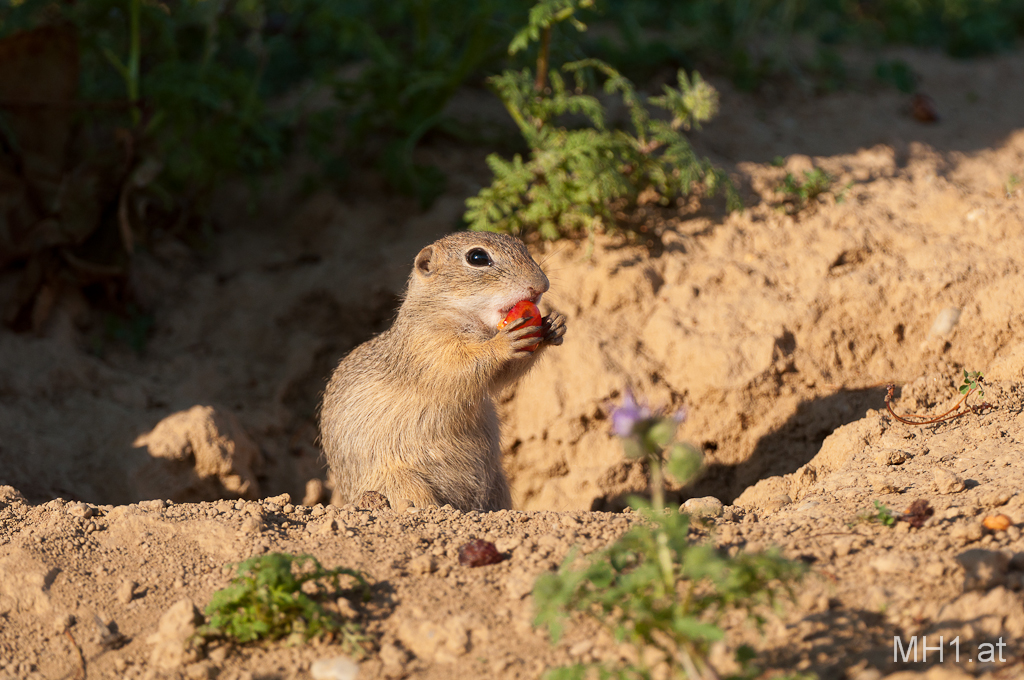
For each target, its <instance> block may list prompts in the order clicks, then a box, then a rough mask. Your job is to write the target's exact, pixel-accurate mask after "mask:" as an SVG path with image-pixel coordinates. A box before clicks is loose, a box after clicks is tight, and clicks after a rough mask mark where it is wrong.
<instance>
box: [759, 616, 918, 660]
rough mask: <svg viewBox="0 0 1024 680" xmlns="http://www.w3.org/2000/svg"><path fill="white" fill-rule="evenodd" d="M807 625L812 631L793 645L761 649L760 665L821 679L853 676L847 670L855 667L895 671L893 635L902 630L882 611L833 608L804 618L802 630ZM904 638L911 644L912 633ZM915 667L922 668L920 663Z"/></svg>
mask: <svg viewBox="0 0 1024 680" xmlns="http://www.w3.org/2000/svg"><path fill="white" fill-rule="evenodd" d="M830 604H832V603H830ZM806 628H810V632H807V633H805V634H804V635H803V637H802V638H800V639H795V640H793V641H792V644H787V645H785V646H782V647H777V648H775V649H769V650H765V651H763V652H761V654H760V655H759V657H758V662H759V665H761V666H762V667H767V668H785V669H792V668H800V669H801V670H803V671H804V672H807V673H810V674H815V675H816V676H817V677H819V678H845V677H850V676H849V675H847V671H848V670H849V669H852V668H857V669H861V670H866V669H868V668H874V669H877V670H878V671H881V672H882V673H888V672H891V671H892V670H893V669H892V666H893V662H892V651H893V650H892V646H893V637H894V636H899V635H901V631H900V629H898V628H896V627H895V626H893V625H892V624H890V623H888V622H886V620H885V616H884V615H883V614H881V613H879V612H871V611H866V610H862V609H846V608H843V607H836V608H834V609H833V608H830V609H828V610H826V611H824V612H821V613H818V614H811V615H809V616H806V617H804V619H803V622H802V625H801V626H800V629H801V630H804V629H806ZM795 632H796V627H795V626H794V633H795ZM903 638H904V639H905V640H907V642H908V643H909V641H910V638H909V636H908V635H903ZM808 664H809V665H808ZM914 670H918V668H917V666H914Z"/></svg>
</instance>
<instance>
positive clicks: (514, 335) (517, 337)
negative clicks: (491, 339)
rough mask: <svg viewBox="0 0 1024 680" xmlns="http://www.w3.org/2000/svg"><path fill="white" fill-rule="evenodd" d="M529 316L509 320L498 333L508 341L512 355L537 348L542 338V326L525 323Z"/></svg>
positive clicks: (526, 353)
mask: <svg viewBox="0 0 1024 680" xmlns="http://www.w3.org/2000/svg"><path fill="white" fill-rule="evenodd" d="M531 320H532V319H531V318H530V317H525V316H524V317H520V318H518V319H516V320H515V321H512V322H510V323H509V324H508V325H507V326H505V327H504V328H502V329H501V330H500V331H498V333H499V334H500V335H504V336H505V337H506V338H507V340H508V343H509V349H510V350H511V351H512V354H513V355H514V356H525V355H528V354H530V353H531V352H533V351H534V350H536V349H537V346H538V345H539V344H540V342H541V341H542V340H543V339H544V336H543V332H544V331H543V328H538V327H537V326H536V325H533V324H531V325H526V324H527V321H531Z"/></svg>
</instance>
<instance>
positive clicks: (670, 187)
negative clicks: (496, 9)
mask: <svg viewBox="0 0 1024 680" xmlns="http://www.w3.org/2000/svg"><path fill="white" fill-rule="evenodd" d="M590 4H591V2H590V1H589V0H542V1H541V2H540V3H538V4H537V5H535V6H534V8H533V9H532V10H531V11H530V21H529V24H528V25H527V26H526V27H525V28H524V29H523V30H521V31H520V32H519V33H518V34H517V35H516V36H515V38H514V39H513V40H512V43H511V44H510V46H509V53H510V54H515V53H517V52H519V51H521V50H524V49H526V48H527V47H528V46H530V45H531V43H534V42H539V46H538V55H537V68H536V71H535V72H531V71H530V70H529V69H523V70H522V71H505V72H504V73H502V75H500V76H495V77H493V78H491V79H490V81H489V82H490V83H491V85H492V86H493V87H494V89H495V90H496V91H497V93H498V96H499V97H501V100H502V101H503V102H504V104H505V108H506V109H507V110H508V112H509V114H510V115H511V116H512V119H513V120H514V121H515V122H516V124H517V125H518V126H519V130H520V132H521V133H522V135H523V138H524V139H525V141H526V143H527V144H528V145H529V147H530V149H531V153H530V159H529V160H528V161H524V160H523V158H522V157H521V156H520V155H518V154H517V155H516V156H514V157H513V159H512V160H511V161H507V160H505V159H503V158H501V157H500V156H498V155H497V154H491V155H490V156H488V157H487V163H488V165H489V166H490V167H491V170H492V171H493V172H494V181H493V183H492V184H491V186H489V187H486V188H484V189H483V190H481V191H480V193H479V194H478V195H477V196H475V197H472V198H470V199H468V200H467V201H466V207H467V210H466V214H465V219H466V221H467V223H468V224H469V227H470V228H471V229H474V230H478V231H500V232H507V233H512V234H522V233H526V232H532V231H536V232H538V233H539V234H540V235H541V236H542V237H543V238H547V239H555V238H559V237H561V236H566V235H571V234H576V233H579V232H589V233H591V234H592V233H593V232H594V231H595V230H596V229H598V228H599V227H604V228H611V227H612V226H613V225H614V223H615V220H614V217H613V209H612V206H613V205H615V204H620V207H621V205H622V204H624V205H632V204H635V203H636V201H637V199H638V197H639V195H640V193H641V192H642V191H644V190H645V189H654V190H655V191H656V192H657V194H658V197H659V198H658V200H659V202H660V203H661V204H662V205H667V204H669V202H670V201H671V200H673V199H674V198H676V197H677V196H683V195H687V194H689V193H691V191H692V190H693V189H694V187H695V185H701V186H702V187H703V188H704V190H705V191H706V192H707V193H708V194H709V195H710V194H714V193H715V192H716V191H717V190H718V189H720V188H724V189H725V192H726V195H727V198H728V200H729V205H730V207H738V206H739V200H738V198H737V196H736V192H735V190H734V189H733V187H732V184H731V183H730V182H729V179H728V177H727V176H726V175H725V173H724V172H723V171H721V170H719V169H717V168H715V167H714V166H712V165H711V163H710V161H708V160H706V159H700V158H698V157H697V155H696V154H695V153H694V151H693V149H692V148H691V147H690V144H689V142H687V140H686V137H685V136H683V134H682V132H681V130H688V129H690V128H691V127H699V125H700V124H701V123H702V122H705V121H707V120H710V119H711V118H712V117H713V116H714V115H715V113H716V112H717V110H718V93H717V92H716V91H715V90H714V89H713V88H712V87H711V86H710V85H708V84H707V83H706V82H704V80H703V79H701V77H700V76H699V75H698V74H696V73H694V74H693V76H692V78H691V77H687V75H686V73H685V72H683V71H682V70H680V71H679V72H678V76H677V79H678V87H675V88H673V87H668V86H665V88H664V94H663V95H661V96H657V97H650V98H648V99H647V100H646V102H645V101H644V100H643V99H642V97H641V96H640V95H639V94H638V93H637V91H636V89H635V88H634V86H633V83H632V82H630V81H629V80H628V79H627V78H625V77H624V76H623V75H622V74H620V73H619V72H618V71H617V70H615V69H614V68H612V67H611V66H610V65H608V64H607V63H605V62H603V61H600V60H598V59H582V60H579V61H573V62H570V63H566V64H563V65H562V66H561V67H560V68H554V69H553V68H550V65H549V60H550V53H551V47H550V41H551V35H552V28H553V27H554V26H555V24H557V23H559V22H564V21H569V22H572V24H573V25H574V26H576V28H577V29H578V30H583V29H584V28H585V26H584V25H583V24H582V23H581V22H580V20H579V19H578V18H577V16H576V13H577V11H578V10H581V9H584V8H587V7H589V6H590ZM567 79H570V83H571V84H570V83H567V82H566V81H567ZM595 80H601V81H603V89H604V92H605V93H606V94H608V95H617V96H618V97H620V98H621V100H622V102H623V104H624V105H625V109H626V111H627V112H628V114H629V120H630V126H631V129H629V130H622V129H613V128H611V127H610V126H609V125H608V123H607V121H606V111H605V108H604V106H603V105H602V104H601V102H600V101H599V100H598V99H597V97H595V96H593V95H590V94H585V92H586V91H587V89H588V86H589V85H591V84H592V83H593V82H594V81H595ZM648 105H652V106H656V107H658V108H661V109H663V110H665V111H667V112H668V114H669V115H670V117H671V119H670V120H667V121H666V120H659V119H655V118H652V116H651V113H650V111H649V110H648V108H647V107H648ZM573 117H575V118H573ZM580 119H582V120H580ZM583 121H586V122H585V123H583ZM570 122H571V123H572V124H573V126H571V127H570V126H569V125H568V123H570ZM560 123H562V124H560Z"/></svg>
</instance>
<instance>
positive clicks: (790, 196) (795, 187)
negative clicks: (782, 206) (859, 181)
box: [777, 168, 845, 210]
mask: <svg viewBox="0 0 1024 680" xmlns="http://www.w3.org/2000/svg"><path fill="white" fill-rule="evenodd" d="M834 182H835V178H834V177H832V175H830V174H828V173H827V172H825V171H824V170H822V169H821V168H814V169H813V170H804V179H803V181H802V182H801V181H800V180H798V179H797V178H796V177H795V176H794V175H793V173H791V172H787V173H786V176H785V177H784V178H783V180H782V184H780V185H779V187H778V189H777V191H779V192H780V193H781V194H782V195H783V196H784V197H785V198H784V199H783V200H784V201H785V202H786V203H789V204H791V205H793V206H794V207H795V208H796V209H797V210H799V209H801V208H803V207H804V206H806V205H807V204H808V202H810V201H813V200H814V199H816V198H817V197H818V196H821V195H822V194H825V193H830V192H831V190H832V184H833V183H834ZM844 192H845V189H844ZM836 199H837V200H838V199H839V196H837V197H836Z"/></svg>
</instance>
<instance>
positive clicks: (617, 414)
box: [612, 390, 651, 437]
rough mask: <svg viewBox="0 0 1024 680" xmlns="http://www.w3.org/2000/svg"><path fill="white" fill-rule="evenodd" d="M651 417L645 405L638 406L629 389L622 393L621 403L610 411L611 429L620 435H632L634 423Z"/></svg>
mask: <svg viewBox="0 0 1024 680" xmlns="http://www.w3.org/2000/svg"><path fill="white" fill-rule="evenodd" d="M650 417H651V412H650V410H649V409H648V408H647V407H646V406H640V405H639V404H637V403H636V401H635V400H634V399H633V394H632V392H630V391H629V390H626V393H625V394H624V395H622V405H621V406H619V407H617V408H616V409H615V410H614V411H612V431H613V432H614V433H615V434H617V435H619V436H620V437H629V436H632V434H633V430H634V428H635V427H636V424H637V423H639V422H641V421H644V420H647V419H648V418H650Z"/></svg>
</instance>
